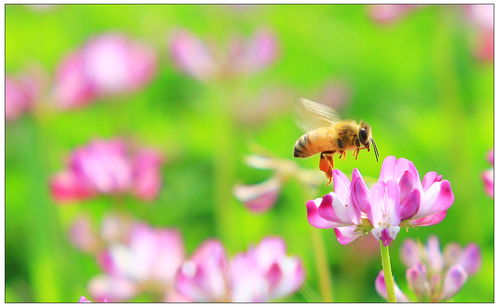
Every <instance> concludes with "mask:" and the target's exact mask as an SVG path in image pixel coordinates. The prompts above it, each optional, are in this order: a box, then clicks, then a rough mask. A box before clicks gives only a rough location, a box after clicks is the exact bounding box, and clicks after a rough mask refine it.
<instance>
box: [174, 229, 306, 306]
mask: <svg viewBox="0 0 499 307" xmlns="http://www.w3.org/2000/svg"><path fill="white" fill-rule="evenodd" d="M303 281H304V272H303V267H302V264H301V261H300V260H299V259H298V258H297V257H290V256H286V247H285V245H284V242H283V241H282V239H280V238H277V237H267V238H265V239H263V240H262V241H261V242H260V244H259V245H257V246H255V247H252V248H250V249H249V250H248V251H247V252H245V253H239V254H237V255H235V256H234V258H232V259H231V260H229V259H227V255H226V253H225V250H224V248H223V246H222V245H221V243H220V242H218V241H215V240H209V241H206V242H205V243H204V244H203V245H201V247H199V248H198V250H197V251H196V252H195V253H194V255H193V256H192V258H191V259H190V260H189V261H187V262H185V263H184V264H183V265H182V267H181V269H180V270H179V271H178V273H177V277H176V282H175V284H176V289H177V291H178V292H179V293H180V294H181V295H183V296H185V297H187V298H189V299H190V300H192V301H196V302H206V301H211V302H213V301H214V302H223V301H231V302H265V301H269V300H274V299H277V298H280V297H283V296H287V295H289V294H291V293H293V292H294V291H296V290H297V289H298V288H299V287H300V286H301V285H302V283H303Z"/></svg>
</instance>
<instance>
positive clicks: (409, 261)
mask: <svg viewBox="0 0 499 307" xmlns="http://www.w3.org/2000/svg"><path fill="white" fill-rule="evenodd" d="M400 257H401V258H402V261H403V262H404V264H405V266H406V267H408V268H411V267H413V266H415V265H417V264H418V263H420V262H421V256H420V252H419V246H418V244H417V243H416V242H415V241H414V240H412V239H407V240H405V241H404V244H403V245H402V249H401V251H400Z"/></svg>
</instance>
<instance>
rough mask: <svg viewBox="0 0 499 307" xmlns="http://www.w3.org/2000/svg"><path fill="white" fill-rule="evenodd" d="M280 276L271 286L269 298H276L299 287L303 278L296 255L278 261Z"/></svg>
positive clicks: (302, 271) (300, 265)
mask: <svg viewBox="0 0 499 307" xmlns="http://www.w3.org/2000/svg"><path fill="white" fill-rule="evenodd" d="M279 268H280V271H281V272H282V278H281V279H280V280H279V283H277V284H275V283H274V287H271V291H270V295H269V298H270V299H277V298H281V297H284V296H287V295H289V294H291V293H293V292H295V291H296V290H298V288H300V287H301V285H302V284H303V281H304V280H305V272H304V270H303V264H302V263H301V261H300V259H298V258H297V257H286V258H284V259H283V260H282V261H280V262H279Z"/></svg>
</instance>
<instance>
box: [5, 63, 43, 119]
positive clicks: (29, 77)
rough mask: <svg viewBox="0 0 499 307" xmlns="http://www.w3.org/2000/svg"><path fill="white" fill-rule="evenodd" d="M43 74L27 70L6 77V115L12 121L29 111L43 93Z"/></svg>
mask: <svg viewBox="0 0 499 307" xmlns="http://www.w3.org/2000/svg"><path fill="white" fill-rule="evenodd" d="M40 77H41V76H38V75H37V72H36V71H35V72H29V73H28V72H26V73H24V74H22V75H21V76H19V77H12V76H6V77H5V117H6V119H7V120H9V121H11V120H14V119H16V118H18V117H20V116H21V115H22V114H24V113H27V112H29V111H30V110H31V109H32V108H33V106H34V104H35V103H36V102H37V100H38V99H39V98H40V95H41V93H40V92H41V80H40Z"/></svg>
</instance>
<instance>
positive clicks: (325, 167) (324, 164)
mask: <svg viewBox="0 0 499 307" xmlns="http://www.w3.org/2000/svg"><path fill="white" fill-rule="evenodd" d="M333 168H334V160H333V157H332V156H331V155H329V154H326V155H324V153H321V159H320V161H319V169H320V170H321V171H323V172H324V174H326V177H327V178H328V182H327V184H326V185H328V184H330V183H331V180H332V179H333Z"/></svg>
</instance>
